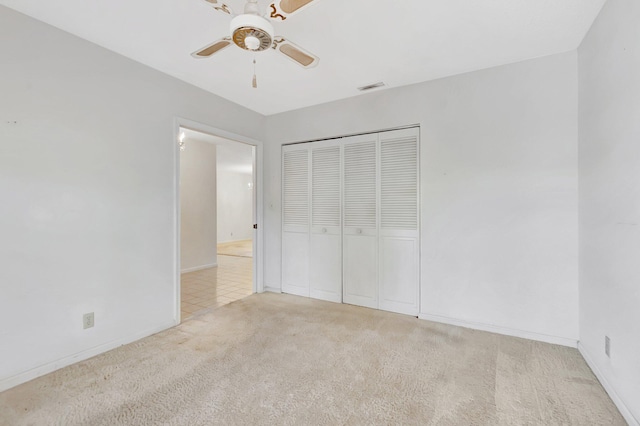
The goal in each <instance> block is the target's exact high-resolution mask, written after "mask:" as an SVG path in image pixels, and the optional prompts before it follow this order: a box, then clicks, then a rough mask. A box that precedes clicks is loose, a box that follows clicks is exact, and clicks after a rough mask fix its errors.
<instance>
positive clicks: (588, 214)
mask: <svg viewBox="0 0 640 426" xmlns="http://www.w3.org/2000/svg"><path fill="white" fill-rule="evenodd" d="M639 22H640V2H638V1H636V0H609V1H608V2H607V3H606V4H605V6H604V8H603V10H602V13H601V14H600V16H599V17H598V19H597V20H596V21H595V23H594V25H593V27H592V28H591V31H590V32H589V33H588V35H587V37H586V38H585V40H584V41H583V43H582V45H581V46H580V48H579V51H578V53H579V64H580V67H579V70H580V78H579V80H580V345H581V350H582V352H583V353H584V354H585V357H586V358H587V359H588V360H590V362H591V364H592V368H594V371H596V372H598V374H599V375H600V379H601V381H602V382H603V383H604V384H605V387H607V390H608V391H609V393H610V394H611V396H612V397H613V399H614V401H615V400H616V399H618V401H617V402H618V403H620V402H622V403H623V404H624V405H625V406H626V409H625V408H624V407H621V411H622V413H623V414H624V415H625V416H626V418H627V421H628V422H629V423H630V424H639V423H640V283H639V280H640V278H639V277H640V25H638V23H639ZM605 335H607V336H609V337H610V338H611V358H608V357H607V356H606V355H605V353H604V338H605V337H604V336H605ZM619 406H620V404H619ZM632 417H635V420H633V421H632Z"/></svg>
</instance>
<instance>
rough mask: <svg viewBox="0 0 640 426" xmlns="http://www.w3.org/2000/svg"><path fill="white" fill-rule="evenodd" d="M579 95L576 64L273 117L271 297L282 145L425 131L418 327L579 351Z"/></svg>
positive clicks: (507, 71) (496, 72)
mask: <svg viewBox="0 0 640 426" xmlns="http://www.w3.org/2000/svg"><path fill="white" fill-rule="evenodd" d="M577 90H578V89H577V53H576V52H575V51H574V52H570V53H565V54H560V55H554V56H549V57H545V58H541V59H536V60H532V61H527V62H522V63H518V64H514V65H508V66H502V67H498V68H492V69H487V70H483V71H478V72H474V73H470V74H464V75H460V76H456V77H451V78H446V79H442V80H437V81H432V82H427V83H422V84H418V85H413V86H407V87H401V88H395V89H390V90H384V91H379V92H374V93H371V94H367V95H364V96H360V97H356V98H351V99H346V100H342V101H337V102H332V103H329V104H324V105H319V106H316V107H310V108H306V109H302V110H298V111H293V112H289V113H283V114H279V115H275V116H270V117H268V118H267V139H268V146H267V151H268V152H267V153H266V155H267V157H268V160H267V167H268V168H267V170H266V175H265V179H266V181H267V185H266V188H267V189H266V193H265V215H266V216H265V221H266V228H265V230H266V247H268V250H266V256H267V259H266V271H265V277H266V278H265V285H266V286H268V287H271V288H280V277H281V271H280V265H281V237H280V234H281V193H280V191H281V186H280V170H281V169H280V167H281V166H280V163H281V159H280V158H281V157H280V156H281V153H280V146H281V144H282V143H288V142H297V141H305V140H311V139H318V138H324V137H332V136H337V135H345V134H352V133H359V132H366V131H373V130H379V129H385V128H393V127H397V126H403V125H407V124H420V125H421V173H422V175H421V197H422V211H421V219H422V232H421V251H422V253H421V268H422V280H421V306H422V313H423V314H424V315H432V316H438V317H437V318H440V319H442V320H446V321H450V320H462V321H464V322H467V323H472V324H474V325H476V326H477V325H479V324H482V325H489V326H494V327H496V328H497V329H500V330H501V331H503V332H510V330H511V331H513V334H518V335H527V336H529V337H534V338H539V339H542V340H548V341H557V342H559V343H566V344H573V345H575V343H576V340H577V338H578V303H577V300H578V274H577V268H578V266H577V265H578V234H577V214H578V200H577V180H578V176H577V155H578V153H577V139H578V136H577V121H578V117H577V104H578V100H577Z"/></svg>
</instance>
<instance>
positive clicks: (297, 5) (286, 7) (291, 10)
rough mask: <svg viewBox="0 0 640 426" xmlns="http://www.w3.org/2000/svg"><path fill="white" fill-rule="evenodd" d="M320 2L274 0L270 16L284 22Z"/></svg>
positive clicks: (309, 0)
mask: <svg viewBox="0 0 640 426" xmlns="http://www.w3.org/2000/svg"><path fill="white" fill-rule="evenodd" d="M319 1H320V0H274V1H272V2H271V4H270V5H269V9H270V10H269V12H268V16H269V17H270V18H271V19H279V20H281V21H284V20H285V19H287V18H288V17H289V16H291V15H293V14H295V13H298V12H300V11H301V10H303V9H306V8H307V7H308V6H311V5H314V4H316V3H318V2H319Z"/></svg>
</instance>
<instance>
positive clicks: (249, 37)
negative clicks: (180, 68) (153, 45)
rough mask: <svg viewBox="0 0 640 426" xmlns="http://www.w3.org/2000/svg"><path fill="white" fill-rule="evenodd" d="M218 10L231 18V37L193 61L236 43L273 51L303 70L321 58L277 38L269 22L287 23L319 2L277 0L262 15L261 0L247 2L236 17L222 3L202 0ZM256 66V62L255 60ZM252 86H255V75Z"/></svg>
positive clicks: (210, 46) (198, 53)
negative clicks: (296, 14) (287, 20)
mask: <svg viewBox="0 0 640 426" xmlns="http://www.w3.org/2000/svg"><path fill="white" fill-rule="evenodd" d="M203 1H204V2H206V3H207V4H209V5H210V6H212V7H213V8H214V9H215V10H217V11H219V12H222V13H225V14H227V15H229V16H232V17H233V19H232V20H231V26H230V33H231V34H230V36H228V37H224V38H221V39H220V40H216V41H214V42H213V43H211V44H208V45H206V46H205V47H203V48H202V49H199V50H197V51H195V52H193V53H192V54H191V56H193V57H194V58H199V59H203V58H209V57H211V56H213V55H215V54H217V53H219V52H221V51H222V50H224V49H226V48H227V47H229V46H231V45H232V44H235V45H236V46H238V47H239V48H241V49H244V50H247V51H250V52H261V51H264V50H267V49H273V50H275V51H276V52H278V53H281V54H283V55H284V56H285V57H287V58H288V59H291V60H292V61H294V62H295V63H296V64H298V65H300V66H301V67H303V68H313V67H315V66H316V65H318V61H319V60H320V58H318V57H317V56H315V55H313V54H312V53H309V52H308V51H306V50H304V49H302V48H301V47H299V46H297V45H295V44H294V43H292V42H290V41H289V40H287V39H286V38H284V37H282V36H275V35H274V30H273V25H272V24H271V22H270V21H269V20H270V19H273V20H280V21H285V20H286V19H288V18H289V17H290V16H292V15H294V14H295V13H297V12H299V11H301V10H303V9H305V8H306V7H308V6H310V5H312V4H314V3H317V2H318V1H319V0H275V1H273V2H272V3H271V5H270V6H269V8H270V11H269V12H267V13H266V14H265V15H261V14H260V10H259V7H258V0H247V4H246V5H245V7H244V13H243V14H241V15H234V13H233V11H232V10H231V8H230V7H229V6H228V5H226V4H225V3H222V2H221V1H219V0H203ZM254 64H255V60H254ZM253 87H257V86H256V81H255V75H254V81H253Z"/></svg>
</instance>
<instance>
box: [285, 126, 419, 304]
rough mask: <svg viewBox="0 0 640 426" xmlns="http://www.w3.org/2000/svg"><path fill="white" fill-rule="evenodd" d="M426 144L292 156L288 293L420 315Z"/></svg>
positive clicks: (409, 137) (365, 140)
mask: <svg viewBox="0 0 640 426" xmlns="http://www.w3.org/2000/svg"><path fill="white" fill-rule="evenodd" d="M418 137H419V130H418V128H409V129H402V130H393V131H387V132H380V133H372V134H366V135H358V136H350V137H344V138H339V139H332V140H327V141H320V142H310V143H302V144H295V145H286V146H284V147H283V149H282V199H283V215H282V290H283V292H285V293H291V294H296V295H300V296H307V297H312V298H316V299H323V300H329V301H333V302H344V303H349V304H353V305H360V306H366V307H369V308H375V309H384V310H388V311H392V312H399V313H405V314H410V315H417V313H418V309H419V306H418V300H419V275H420V274H419V258H420V256H419V219H418V218H419V197H418V193H419V186H418V185H419V164H418V159H419V155H418V149H419V140H418Z"/></svg>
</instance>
